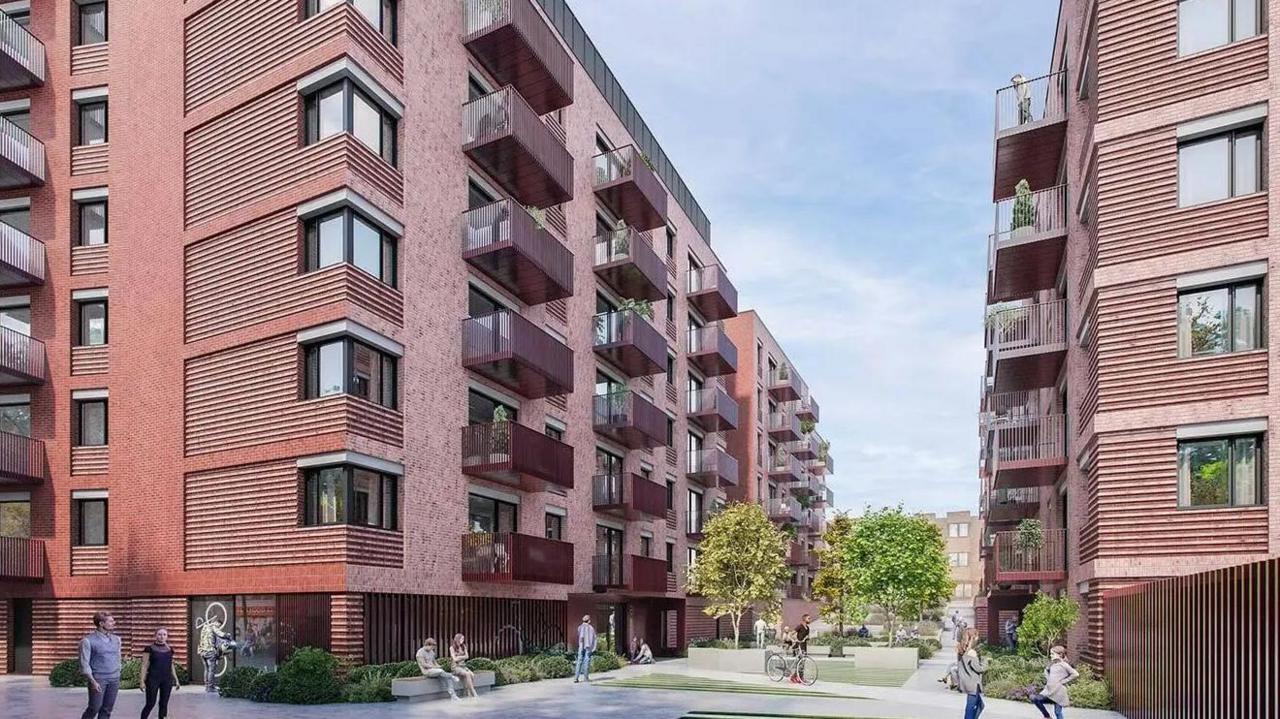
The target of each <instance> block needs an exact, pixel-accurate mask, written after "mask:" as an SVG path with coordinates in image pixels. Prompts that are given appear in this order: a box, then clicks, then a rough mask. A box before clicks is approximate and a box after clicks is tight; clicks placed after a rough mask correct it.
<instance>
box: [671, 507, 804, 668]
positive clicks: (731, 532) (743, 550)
mask: <svg viewBox="0 0 1280 719" xmlns="http://www.w3.org/2000/svg"><path fill="white" fill-rule="evenodd" d="M702 532H703V538H702V544H700V545H699V546H698V561H697V562H696V563H694V564H693V565H692V566H690V567H689V581H688V585H687V586H686V591H688V592H690V593H694V594H701V595H702V596H703V597H706V599H707V606H706V608H705V609H703V611H704V612H706V614H707V616H709V617H728V618H729V620H730V621H732V622H733V645H734V646H735V647H736V646H738V630H739V627H738V625H739V624H740V623H741V622H742V617H743V616H744V615H745V614H746V613H747V611H748V610H750V609H751V607H752V606H753V605H756V604H765V605H767V606H769V607H772V606H773V605H774V604H775V603H776V602H777V591H778V585H780V584H782V583H783V582H785V581H786V580H787V578H788V577H789V576H790V575H789V572H788V571H787V563H786V543H787V540H786V538H785V537H784V536H783V534H782V532H780V531H778V530H777V529H776V528H774V526H773V523H772V522H770V521H769V518H768V517H767V516H766V515H765V513H764V509H763V508H762V507H761V506H760V505H758V504H740V503H734V504H730V505H728V506H727V507H725V508H724V510H723V511H722V512H720V513H719V514H717V515H715V516H714V517H712V518H711V519H710V520H708V521H707V524H706V526H704V527H703V530H702Z"/></svg>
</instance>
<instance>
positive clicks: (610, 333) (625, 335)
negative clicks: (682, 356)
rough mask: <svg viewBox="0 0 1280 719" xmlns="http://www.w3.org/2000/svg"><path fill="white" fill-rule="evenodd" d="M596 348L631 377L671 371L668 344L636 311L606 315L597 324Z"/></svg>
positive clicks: (593, 345) (595, 325) (597, 352)
mask: <svg viewBox="0 0 1280 719" xmlns="http://www.w3.org/2000/svg"><path fill="white" fill-rule="evenodd" d="M593 326H594V329H595V334H594V339H593V343H592V347H593V348H594V349H595V352H596V354H597V355H599V356H600V357H602V358H603V359H605V360H607V361H609V362H610V363H611V364H613V365H614V366H616V367H617V368H618V369H620V370H622V372H623V373H624V374H626V375H627V376H628V377H647V376H649V375H654V374H658V373H659V372H665V371H666V369H667V340H666V338H665V337H663V336H662V333H660V332H658V330H657V329H655V328H654V326H653V325H652V324H650V323H649V320H647V319H646V318H645V317H644V315H641V314H640V313H639V312H637V311H636V310H619V311H616V312H603V313H601V314H598V315H596V316H595V318H594V320H593Z"/></svg>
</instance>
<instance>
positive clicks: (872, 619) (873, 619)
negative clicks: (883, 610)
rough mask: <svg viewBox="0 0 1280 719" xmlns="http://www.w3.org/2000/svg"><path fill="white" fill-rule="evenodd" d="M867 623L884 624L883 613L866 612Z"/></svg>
mask: <svg viewBox="0 0 1280 719" xmlns="http://www.w3.org/2000/svg"><path fill="white" fill-rule="evenodd" d="M867 624H876V625H883V624H884V615H883V614H880V613H876V614H868V615H867Z"/></svg>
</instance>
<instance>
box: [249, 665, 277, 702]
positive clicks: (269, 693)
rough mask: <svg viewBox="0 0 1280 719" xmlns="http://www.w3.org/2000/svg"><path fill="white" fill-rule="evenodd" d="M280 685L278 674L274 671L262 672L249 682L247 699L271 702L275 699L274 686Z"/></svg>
mask: <svg viewBox="0 0 1280 719" xmlns="http://www.w3.org/2000/svg"><path fill="white" fill-rule="evenodd" d="M279 685H280V675H279V674H276V673H275V672H263V673H261V674H259V675H258V676H256V677H254V678H253V681H252V682H250V684H249V701H255V702H273V701H275V700H276V696H275V695H276V687H278V686H279Z"/></svg>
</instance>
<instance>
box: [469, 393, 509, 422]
mask: <svg viewBox="0 0 1280 719" xmlns="http://www.w3.org/2000/svg"><path fill="white" fill-rule="evenodd" d="M499 407H501V408H502V409H503V411H505V412H506V413H507V419H508V420H510V421H512V422H515V421H516V419H517V417H518V414H519V411H518V410H517V409H516V408H515V407H512V406H511V405H509V404H506V403H505V402H499V401H498V400H496V399H494V398H492V397H490V396H489V395H487V394H481V393H479V392H477V391H475V390H468V391H467V424H489V423H490V422H492V421H493V415H494V413H495V412H496V411H497V410H498V408H499Z"/></svg>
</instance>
